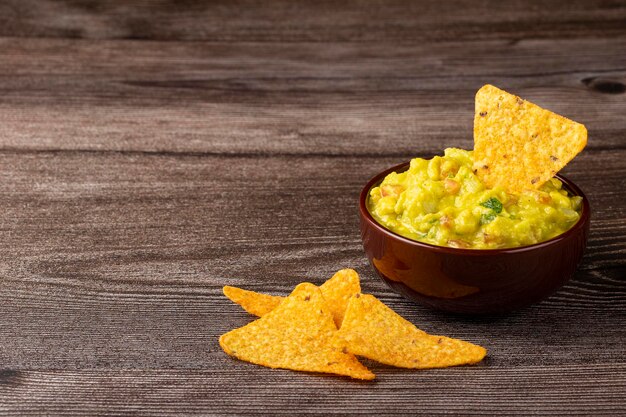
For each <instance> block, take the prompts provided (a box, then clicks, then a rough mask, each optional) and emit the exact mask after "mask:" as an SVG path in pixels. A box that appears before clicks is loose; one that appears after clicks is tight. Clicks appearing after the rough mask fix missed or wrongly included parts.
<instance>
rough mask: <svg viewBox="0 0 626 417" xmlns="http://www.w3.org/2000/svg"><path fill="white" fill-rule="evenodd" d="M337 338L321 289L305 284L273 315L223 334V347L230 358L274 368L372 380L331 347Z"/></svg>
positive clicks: (351, 359) (356, 363)
mask: <svg viewBox="0 0 626 417" xmlns="http://www.w3.org/2000/svg"><path fill="white" fill-rule="evenodd" d="M335 333H337V328H336V327H335V323H334V322H333V318H332V315H331V313H330V311H329V310H328V309H327V307H326V305H325V303H324V298H323V297H322V293H321V292H320V290H319V288H318V287H316V286H315V285H313V284H309V283H302V284H300V285H298V286H297V287H296V288H295V289H294V291H293V292H292V293H291V295H289V297H287V298H286V299H285V300H284V301H283V302H282V303H281V304H280V305H279V306H278V307H277V308H275V309H274V310H273V311H271V312H270V313H268V314H266V315H265V316H263V317H261V318H260V319H258V320H255V321H253V322H252V323H250V324H248V325H246V326H243V327H241V328H239V329H235V330H232V331H230V332H228V333H226V334H224V335H222V336H221V337H220V346H221V347H222V349H224V352H226V353H227V354H229V355H231V356H234V357H236V358H238V359H241V360H244V361H247V362H252V363H256V364H258V365H263V366H267V367H270V368H283V369H292V370H296V371H309V372H324V373H331V374H338V375H346V376H350V377H352V378H356V379H366V380H371V379H374V374H373V373H372V372H370V370H369V369H367V368H366V367H365V366H363V365H362V364H361V363H360V362H359V361H358V360H357V359H356V358H355V357H354V356H353V355H351V354H349V353H344V352H342V351H341V350H340V349H337V348H335V347H333V346H332V345H331V343H330V341H331V338H332V336H333V335H334V334H335Z"/></svg>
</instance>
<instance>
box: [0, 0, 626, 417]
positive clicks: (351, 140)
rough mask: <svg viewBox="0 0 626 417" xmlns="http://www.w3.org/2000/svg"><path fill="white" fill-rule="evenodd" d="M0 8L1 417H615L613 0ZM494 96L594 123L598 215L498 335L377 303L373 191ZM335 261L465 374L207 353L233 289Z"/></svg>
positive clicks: (285, 288)
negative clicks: (369, 188)
mask: <svg viewBox="0 0 626 417" xmlns="http://www.w3.org/2000/svg"><path fill="white" fill-rule="evenodd" d="M339 3H340V2H334V1H327V2H294V1H288V0H285V1H276V2H260V1H234V2H231V1H224V2H206V3H205V2H195V1H179V0H172V1H155V2H146V1H143V2H141V1H132V2H131V1H122V0H119V1H112V2H96V1H86V0H83V1H81V0H72V1H69V0H68V1H52V0H48V1H33V0H26V1H25V0H9V1H2V2H0V242H1V243H0V244H1V248H2V251H1V253H0V255H1V256H0V414H3V415H4V414H11V415H40V414H44V413H48V414H68V415H85V414H115V415H133V414H137V415H149V414H150V415H176V414H180V413H183V412H190V413H198V414H217V415H222V414H229V413H234V414H242V413H270V414H281V413H284V414H291V415H293V414H295V413H320V414H329V413H337V414H352V413H354V414H357V413H368V412H369V413H375V414H379V415H384V414H408V413H411V414H426V415H433V414H439V413H448V414H464V415H467V414H499V415H504V414H508V415H514V414H517V415H529V414H567V415H611V414H613V415H624V414H626V347H625V346H626V259H625V257H626V239H625V235H626V213H625V211H626V197H625V191H624V185H625V182H624V175H625V173H626V94H625V90H626V87H625V84H626V2H624V1H617V0H607V1H604V0H601V1H565V0H560V1H545V0H533V1H521V0H520V1H513V2H501V1H480V2H471V1H464V0H457V1H448V2H436V1H422V2H411V3H408V2H405V1H393V2H380V1H348V2H342V3H341V4H342V5H339ZM485 83H493V84H495V85H497V86H500V87H502V88H505V89H507V90H510V91H512V92H514V93H516V94H519V95H521V96H523V97H524V98H527V99H529V100H531V101H534V102H536V103H538V104H540V105H542V106H545V107H547V108H549V109H552V110H554V111H557V112H559V113H562V114H564V115H566V116H568V117H570V118H572V119H574V120H576V121H579V122H582V123H584V124H585V125H587V127H588V129H589V133H590V138H589V144H588V146H587V148H586V150H585V151H584V152H583V153H582V154H581V155H580V156H579V157H577V158H576V160H575V161H573V162H572V163H571V164H570V165H569V166H568V167H567V168H566V169H565V170H564V173H565V175H567V176H568V177H570V178H571V179H573V180H574V181H575V182H576V183H577V184H579V185H580V186H581V188H583V190H584V191H585V192H586V193H587V194H588V197H589V199H590V201H591V204H592V209H593V220H592V226H591V227H592V229H591V236H590V240H589V246H588V251H587V254H586V256H585V258H584V261H583V263H582V265H581V266H580V268H579V270H578V272H577V273H576V275H575V276H574V278H573V279H572V280H571V282H570V283H569V284H568V285H567V286H565V287H564V288H563V289H561V290H560V291H559V292H557V293H556V294H555V295H554V296H552V297H551V298H549V299H548V300H546V301H545V302H542V303H540V304H538V305H535V306H533V307H530V308H526V309H524V310H521V311H518V312H514V313H511V314H508V315H503V316H490V317H482V318H467V317H458V316H452V315H447V314H442V313H439V312H433V311H430V310H427V309H425V308H422V307H419V306H417V305H414V304H412V303H410V302H408V301H405V300H404V299H402V298H400V297H399V296H397V295H395V294H393V293H392V292H390V291H389V290H388V289H387V288H386V287H385V286H384V285H383V284H382V283H381V282H380V281H379V280H378V279H377V278H376V277H375V275H374V272H373V270H372V269H371V268H370V266H369V265H368V264H367V261H366V259H365V256H364V254H363V251H362V248H361V242H360V237H359V231H358V219H357V195H358V193H359V191H360V187H361V186H362V185H363V184H365V182H366V180H367V179H368V178H369V177H370V176H372V175H373V174H374V173H376V172H378V171H380V170H382V169H384V168H386V167H388V166H390V165H392V164H396V163H399V162H402V161H405V160H408V159H409V158H411V157H414V156H429V155H432V154H434V153H439V152H441V150H442V149H443V148H445V147H450V146H459V147H464V148H471V147H472V117H473V100H474V93H475V91H476V90H477V89H478V88H479V87H480V86H482V85H483V84H485ZM345 267H352V268H355V269H357V270H358V272H359V273H360V274H361V276H362V279H363V288H364V290H365V291H367V292H371V293H373V294H375V295H376V296H378V297H380V298H381V299H382V300H383V301H384V302H386V303H388V304H389V305H390V306H391V307H392V308H394V309H395V310H396V311H398V312H399V313H401V314H402V315H403V316H405V317H406V318H408V319H409V320H411V321H412V322H414V323H416V324H417V325H418V326H419V327H421V328H423V329H424V330H427V331H431V332H435V333H439V334H446V335H450V336H453V337H458V338H463V339H466V340H469V341H472V342H475V343H479V344H481V345H484V346H486V347H487V348H488V349H489V352H490V353H489V357H488V358H487V359H486V360H485V361H484V362H483V363H481V364H479V365H477V366H473V367H460V368H452V369H443V370H429V371H417V372H416V371H408V370H401V369H394V368H388V367H384V366H380V365H377V364H373V363H368V365H370V366H371V367H372V369H373V371H374V372H375V373H376V374H377V376H378V379H377V380H376V382H374V383H359V382H354V381H351V380H347V379H344V378H340V377H332V376H321V375H311V374H303V373H296V372H290V371H282V370H269V369H266V368H261V367H257V366H254V365H251V364H247V363H243V362H238V361H235V360H232V359H230V358H229V357H227V356H226V354H224V353H223V352H222V351H221V349H220V348H219V346H218V343H217V339H218V337H219V335H220V334H222V333H224V332H226V331H227V330H229V329H231V328H234V327H237V326H241V325H243V324H245V323H247V322H249V321H250V319H251V318H250V317H249V316H248V315H247V314H246V313H244V312H242V311H241V310H240V309H239V308H238V307H237V306H235V305H233V304H231V303H230V302H229V301H228V300H227V299H226V298H224V297H223V296H222V294H221V287H222V286H223V285H225V284H230V285H239V286H243V287H246V288H251V289H255V290H260V291H267V292H271V293H275V294H286V293H288V292H289V290H290V289H291V288H292V287H293V286H294V285H295V284H296V283H298V282H300V281H303V280H310V281H312V282H315V283H321V282H322V281H323V280H325V279H326V278H327V277H329V276H330V275H331V274H332V273H333V272H334V271H336V270H338V269H340V268H345Z"/></svg>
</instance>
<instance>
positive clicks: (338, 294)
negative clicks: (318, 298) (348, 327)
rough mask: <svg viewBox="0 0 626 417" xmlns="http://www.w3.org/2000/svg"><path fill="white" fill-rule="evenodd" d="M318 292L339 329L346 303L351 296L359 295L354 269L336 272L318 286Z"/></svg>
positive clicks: (359, 287)
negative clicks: (320, 293)
mask: <svg viewBox="0 0 626 417" xmlns="http://www.w3.org/2000/svg"><path fill="white" fill-rule="evenodd" d="M320 291H321V292H322V296H323V297H324V299H325V300H326V305H327V306H328V309H329V310H330V312H331V313H332V315H333V319H334V320H335V325H336V326H337V328H340V327H341V323H342V322H343V316H344V315H345V314H346V308H348V301H350V298H351V297H352V296H353V295H355V294H360V293H361V282H360V281H359V274H357V272H356V271H355V270H354V269H342V270H340V271H337V272H336V273H335V275H333V276H332V277H331V278H330V279H329V280H328V281H326V282H325V283H323V284H322V285H321V286H320Z"/></svg>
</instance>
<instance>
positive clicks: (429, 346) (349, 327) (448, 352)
mask: <svg viewBox="0 0 626 417" xmlns="http://www.w3.org/2000/svg"><path fill="white" fill-rule="evenodd" d="M333 343H334V344H335V345H336V346H337V347H338V348H343V349H344V350H345V351H347V352H350V353H353V354H355V355H357V356H364V357H366V358H369V359H373V360H375V361H377V362H381V363H385V364H387V365H392V366H397V367H401V368H416V369H423V368H444V367H448V366H454V365H465V364H472V363H476V362H479V361H481V360H482V359H483V358H484V357H485V355H486V354H487V351H486V350H485V349H484V348H482V347H480V346H476V345H473V344H471V343H468V342H464V341H462V340H457V339H451V338H448V337H445V336H432V335H429V334H427V333H425V332H423V331H421V330H419V329H418V328H417V327H415V326H414V325H413V324H412V323H410V322H408V321H406V320H405V319H403V318H402V317H400V316H399V315H398V314H396V313H395V312H394V311H393V310H391V309H390V308H389V307H387V306H386V305H384V304H383V303H382V302H381V301H379V300H378V299H377V298H376V297H374V296H372V295H367V294H361V295H356V296H354V297H352V298H351V299H350V302H349V303H348V309H347V310H346V315H345V317H344V319H343V324H342V325H341V329H340V330H339V331H338V332H337V333H336V334H335V336H334V338H333Z"/></svg>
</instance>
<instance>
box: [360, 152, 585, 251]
mask: <svg viewBox="0 0 626 417" xmlns="http://www.w3.org/2000/svg"><path fill="white" fill-rule="evenodd" d="M410 163H411V161H407V162H403V163H401V164H398V165H394V166H392V167H391V168H388V169H386V170H384V171H382V172H379V173H378V174H376V175H374V176H373V177H372V178H370V180H369V181H368V182H367V184H365V187H363V189H362V190H361V194H360V196H359V212H360V214H361V219H363V220H365V221H366V222H368V223H369V224H370V225H371V226H372V227H374V228H376V229H378V230H379V231H380V232H382V233H384V234H385V235H387V237H389V238H392V239H395V240H399V241H401V242H403V243H406V244H408V245H410V246H414V247H417V248H422V249H428V250H431V251H435V252H440V253H448V254H456V255H470V256H493V255H501V254H514V253H520V252H529V251H533V250H538V249H542V248H545V247H547V246H552V245H554V244H557V243H559V242H562V241H564V240H567V239H568V238H569V237H570V236H572V235H574V234H577V233H578V232H579V231H580V229H584V228H585V227H586V225H587V223H588V222H589V220H590V211H591V207H590V205H589V200H588V199H587V196H586V195H585V193H583V192H582V190H581V189H580V188H579V187H578V186H577V185H576V184H574V183H573V182H572V181H570V180H568V179H567V178H566V177H564V176H562V175H559V174H557V175H555V176H554V177H555V178H557V179H559V180H560V181H561V182H562V183H563V185H564V186H565V187H566V188H567V190H568V191H570V192H571V193H572V194H573V195H575V196H580V197H582V198H583V204H582V211H581V214H580V218H579V219H578V221H577V222H576V224H574V225H573V226H572V227H570V228H569V229H568V230H566V231H565V232H563V233H561V234H560V235H558V236H555V237H553V238H551V239H548V240H545V241H543V242H539V243H533V244H532V245H525V246H516V247H511V248H501V249H462V248H452V247H449V246H437V245H433V244H430V243H425V242H420V241H417V240H413V239H410V238H408V237H404V236H402V235H399V234H397V233H395V232H393V231H391V230H389V229H387V228H386V227H385V226H383V225H382V224H380V223H378V222H377V221H376V219H374V217H373V216H372V215H371V213H370V212H369V210H368V209H367V204H366V202H367V197H368V196H369V191H370V190H371V189H372V188H374V186H376V185H377V184H378V183H380V182H382V180H383V179H384V178H385V177H386V176H387V175H389V174H390V173H392V172H404V171H406V169H407V168H408V167H409V165H410Z"/></svg>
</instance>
